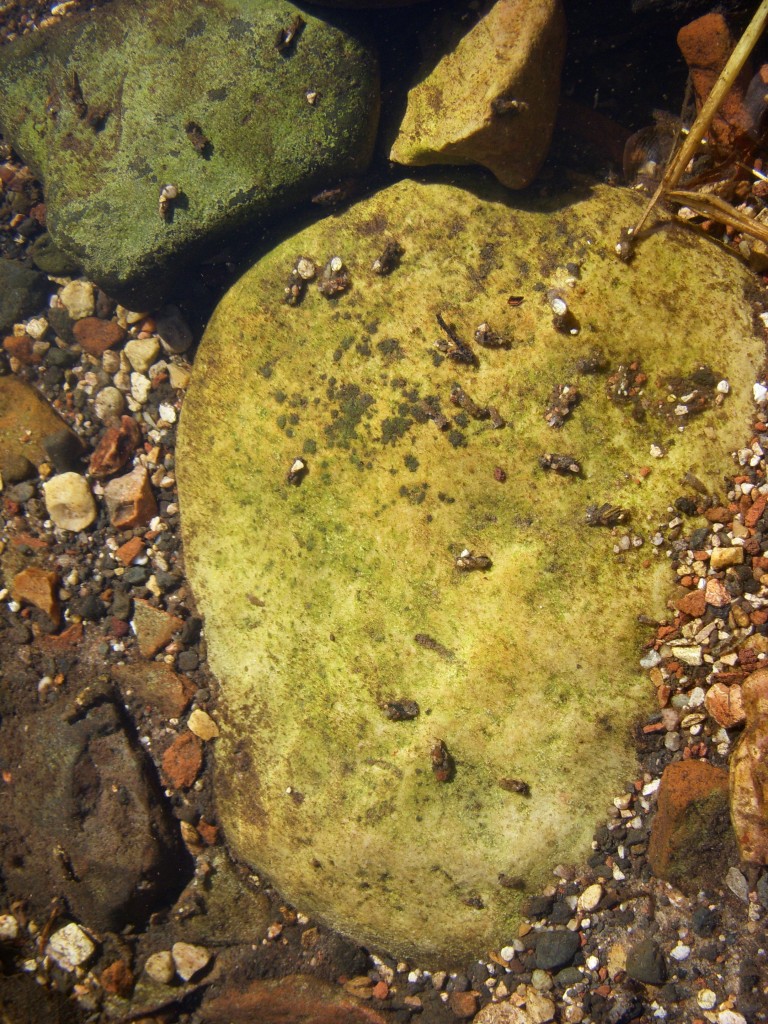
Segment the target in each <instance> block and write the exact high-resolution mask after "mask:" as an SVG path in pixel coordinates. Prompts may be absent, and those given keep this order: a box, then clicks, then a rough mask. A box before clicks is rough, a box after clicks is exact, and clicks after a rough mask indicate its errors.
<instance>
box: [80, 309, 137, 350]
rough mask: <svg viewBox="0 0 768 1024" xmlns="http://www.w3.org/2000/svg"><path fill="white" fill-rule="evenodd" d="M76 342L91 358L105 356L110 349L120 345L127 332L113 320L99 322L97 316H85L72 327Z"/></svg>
mask: <svg viewBox="0 0 768 1024" xmlns="http://www.w3.org/2000/svg"><path fill="white" fill-rule="evenodd" d="M72 333H73V334H74V336H75V341H76V342H77V343H78V345H79V346H80V347H81V348H82V349H83V351H84V352H87V353H88V354H89V355H91V356H100V355H103V354H104V353H105V352H106V351H107V349H108V348H114V346H115V345H119V344H120V342H121V341H122V340H123V338H124V337H125V330H124V329H123V328H122V327H121V326H120V325H119V324H116V323H115V322H114V321H113V320H99V318H98V317H97V316H85V317H83V318H82V320H77V321H76V322H75V324H74V325H73V327H72Z"/></svg>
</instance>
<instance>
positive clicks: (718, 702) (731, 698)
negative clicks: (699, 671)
mask: <svg viewBox="0 0 768 1024" xmlns="http://www.w3.org/2000/svg"><path fill="white" fill-rule="evenodd" d="M704 703H705V705H706V708H707V711H708V712H709V713H710V715H711V716H712V717H713V718H714V720H715V721H716V722H717V724H718V725H722V727H723V728H724V729H732V728H733V727H734V726H735V725H740V724H741V723H742V722H743V721H744V717H745V716H744V701H743V699H742V690H741V687H740V686H739V685H738V684H734V685H733V686H726V685H725V683H715V684H714V685H713V686H710V688H709V689H708V690H707V695H706V697H705V698H704Z"/></svg>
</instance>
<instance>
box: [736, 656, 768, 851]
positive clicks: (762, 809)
mask: <svg viewBox="0 0 768 1024" xmlns="http://www.w3.org/2000/svg"><path fill="white" fill-rule="evenodd" d="M743 697H744V712H745V716H746V725H745V727H744V732H743V733H742V736H741V739H740V740H739V742H738V745H737V746H736V749H735V750H734V752H733V757H732V758H731V778H730V788H731V819H732V821H733V827H734V830H735V832H736V840H737V842H738V844H739V852H740V853H741V858H742V860H745V861H747V862H749V863H751V864H768V669H760V670H759V671H757V672H753V673H752V675H751V676H749V677H748V678H747V679H745V680H744V686H743Z"/></svg>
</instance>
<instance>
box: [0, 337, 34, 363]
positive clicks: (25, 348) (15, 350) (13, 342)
mask: <svg viewBox="0 0 768 1024" xmlns="http://www.w3.org/2000/svg"><path fill="white" fill-rule="evenodd" d="M34 345H35V343H34V341H33V339H32V338H30V337H29V335H28V334H18V335H16V334H11V335H9V336H8V337H7V338H3V348H4V349H5V351H6V352H7V353H8V355H9V356H12V357H13V358H14V359H18V361H19V362H20V363H23V364H24V366H35V365H37V364H38V363H42V361H43V357H42V356H41V355H39V354H38V353H37V352H35V349H34Z"/></svg>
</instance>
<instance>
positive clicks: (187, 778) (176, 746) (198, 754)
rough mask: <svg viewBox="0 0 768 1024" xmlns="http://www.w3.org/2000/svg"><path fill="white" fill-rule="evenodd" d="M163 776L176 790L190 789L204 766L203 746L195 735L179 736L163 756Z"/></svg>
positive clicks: (188, 733) (186, 733)
mask: <svg viewBox="0 0 768 1024" xmlns="http://www.w3.org/2000/svg"><path fill="white" fill-rule="evenodd" d="M162 766H163V775H164V776H165V779H166V780H167V782H168V784H169V785H170V786H172V787H173V788H174V789H189V787H190V786H191V785H193V783H194V781H195V779H196V778H197V776H198V775H199V773H200V769H201V768H202V766H203V744H202V741H201V740H199V739H198V738H197V736H195V734H194V733H191V732H185V733H182V734H181V736H177V737H176V739H175V740H174V741H173V743H172V744H171V745H170V747H168V749H167V750H166V752H165V753H164V754H163V760H162Z"/></svg>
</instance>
